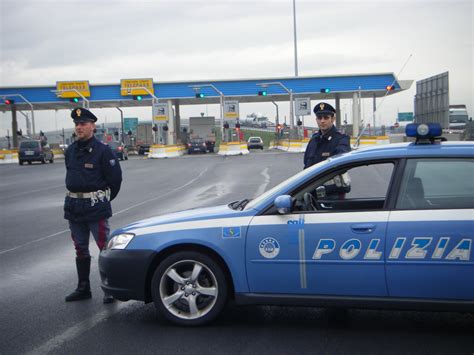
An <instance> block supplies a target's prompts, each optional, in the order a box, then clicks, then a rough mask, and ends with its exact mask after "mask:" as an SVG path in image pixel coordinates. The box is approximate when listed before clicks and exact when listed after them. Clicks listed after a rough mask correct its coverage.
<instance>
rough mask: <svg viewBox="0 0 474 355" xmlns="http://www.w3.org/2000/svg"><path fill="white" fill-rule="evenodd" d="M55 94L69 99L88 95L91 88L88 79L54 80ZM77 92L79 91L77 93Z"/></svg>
mask: <svg viewBox="0 0 474 355" xmlns="http://www.w3.org/2000/svg"><path fill="white" fill-rule="evenodd" d="M56 90H57V95H58V97H60V98H63V99H71V98H74V97H79V98H80V97H81V95H82V96H84V97H90V96H91V90H90V88H89V82H88V81H57V82H56ZM77 91H78V92H80V93H81V95H79V94H78V93H77Z"/></svg>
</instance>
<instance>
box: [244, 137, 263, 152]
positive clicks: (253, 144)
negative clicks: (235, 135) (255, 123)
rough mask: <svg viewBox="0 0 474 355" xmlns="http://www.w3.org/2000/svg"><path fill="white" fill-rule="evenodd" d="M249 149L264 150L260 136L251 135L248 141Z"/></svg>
mask: <svg viewBox="0 0 474 355" xmlns="http://www.w3.org/2000/svg"><path fill="white" fill-rule="evenodd" d="M247 148H248V149H261V150H263V140H262V138H260V137H250V138H249V140H248V142H247Z"/></svg>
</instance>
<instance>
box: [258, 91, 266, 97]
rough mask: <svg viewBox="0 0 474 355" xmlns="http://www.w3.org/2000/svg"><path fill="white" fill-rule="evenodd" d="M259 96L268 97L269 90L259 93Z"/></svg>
mask: <svg viewBox="0 0 474 355" xmlns="http://www.w3.org/2000/svg"><path fill="white" fill-rule="evenodd" d="M258 96H267V90H262V91H259V92H258Z"/></svg>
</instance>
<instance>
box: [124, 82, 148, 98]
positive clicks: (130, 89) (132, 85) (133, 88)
mask: <svg viewBox="0 0 474 355" xmlns="http://www.w3.org/2000/svg"><path fill="white" fill-rule="evenodd" d="M139 88H147V89H148V90H149V91H150V92H151V93H152V94H154V93H155V92H154V89H153V79H122V80H120V95H122V96H131V95H150V93H149V92H148V91H146V90H145V89H139Z"/></svg>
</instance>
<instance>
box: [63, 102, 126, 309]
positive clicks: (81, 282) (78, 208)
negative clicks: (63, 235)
mask: <svg viewBox="0 0 474 355" xmlns="http://www.w3.org/2000/svg"><path fill="white" fill-rule="evenodd" d="M71 117H72V119H73V120H74V124H75V134H76V141H75V142H74V143H73V144H71V145H70V146H69V147H68V148H67V150H66V152H65V163H66V188H67V190H68V191H67V192H66V198H65V201H64V218H65V219H67V220H68V221H69V229H70V230H71V238H72V241H73V243H74V247H75V249H76V269H77V275H78V285H77V288H76V290H74V292H72V293H71V294H70V295H68V296H66V302H72V301H80V300H85V299H89V298H91V297H92V294H91V289H90V283H89V274H90V266H91V256H90V253H89V237H90V234H91V233H92V235H93V237H94V239H95V242H96V243H97V246H98V247H99V249H100V250H102V249H103V248H104V247H105V246H106V243H107V237H108V235H109V231H110V228H109V223H108V218H109V217H111V216H112V208H111V204H110V202H111V201H112V200H113V199H114V198H115V197H116V196H117V194H118V192H119V191H120V185H121V183H122V170H121V169H120V164H119V162H118V159H117V158H116V157H115V155H114V153H113V152H112V150H111V149H110V147H109V146H108V145H105V144H103V143H102V142H100V141H99V140H97V138H96V137H95V136H94V132H95V122H96V121H97V117H96V116H95V115H94V114H93V113H92V112H91V111H89V110H87V109H85V108H75V109H74V110H73V111H72V112H71ZM113 301H114V299H113V297H112V296H110V295H107V294H104V298H103V302H104V303H111V302H113Z"/></svg>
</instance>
